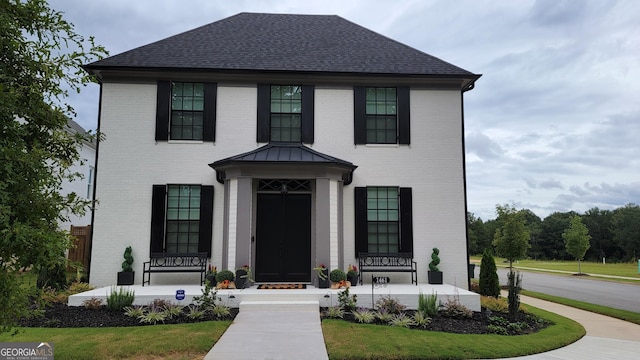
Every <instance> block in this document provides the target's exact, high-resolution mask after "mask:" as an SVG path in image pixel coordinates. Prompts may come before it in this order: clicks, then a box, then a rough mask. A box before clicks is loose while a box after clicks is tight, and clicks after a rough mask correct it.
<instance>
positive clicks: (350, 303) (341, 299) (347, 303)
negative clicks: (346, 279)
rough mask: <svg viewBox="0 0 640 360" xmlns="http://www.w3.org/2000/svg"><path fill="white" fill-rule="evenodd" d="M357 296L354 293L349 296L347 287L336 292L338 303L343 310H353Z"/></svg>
mask: <svg viewBox="0 0 640 360" xmlns="http://www.w3.org/2000/svg"><path fill="white" fill-rule="evenodd" d="M357 303H358V297H357V296H356V295H351V296H349V289H348V288H347V289H344V290H343V291H341V292H339V293H338V304H339V306H340V308H341V309H342V310H344V311H345V312H353V311H354V310H355V309H356V306H357Z"/></svg>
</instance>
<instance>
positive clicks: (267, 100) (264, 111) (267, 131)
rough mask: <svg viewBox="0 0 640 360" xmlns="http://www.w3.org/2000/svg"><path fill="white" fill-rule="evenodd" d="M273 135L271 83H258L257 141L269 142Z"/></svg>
mask: <svg viewBox="0 0 640 360" xmlns="http://www.w3.org/2000/svg"><path fill="white" fill-rule="evenodd" d="M270 137H271V85H269V84H258V134H257V141H258V142H259V143H260V142H269V140H270Z"/></svg>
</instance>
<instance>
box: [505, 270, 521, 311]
mask: <svg viewBox="0 0 640 360" xmlns="http://www.w3.org/2000/svg"><path fill="white" fill-rule="evenodd" d="M508 279H509V282H508V285H509V299H508V300H509V319H510V320H511V321H516V320H517V318H518V310H519V309H520V291H522V275H520V272H517V273H516V272H515V271H510V272H509V276H508Z"/></svg>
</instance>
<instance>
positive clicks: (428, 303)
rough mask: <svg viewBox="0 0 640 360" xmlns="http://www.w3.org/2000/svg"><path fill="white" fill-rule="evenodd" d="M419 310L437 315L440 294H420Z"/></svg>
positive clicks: (430, 314) (426, 313)
mask: <svg viewBox="0 0 640 360" xmlns="http://www.w3.org/2000/svg"><path fill="white" fill-rule="evenodd" d="M418 311H420V312H421V313H424V314H425V315H427V316H436V315H437V314H438V296H437V295H436V294H435V293H431V295H425V294H423V293H420V294H418Z"/></svg>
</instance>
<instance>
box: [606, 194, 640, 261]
mask: <svg viewBox="0 0 640 360" xmlns="http://www.w3.org/2000/svg"><path fill="white" fill-rule="evenodd" d="M612 225H613V241H614V242H615V243H616V244H618V246H619V247H620V248H621V249H622V250H623V253H624V255H623V258H622V260H625V261H629V260H632V261H635V260H637V259H638V258H640V206H638V205H635V204H627V205H625V206H623V207H621V208H618V209H615V210H614V211H613V219H612Z"/></svg>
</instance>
